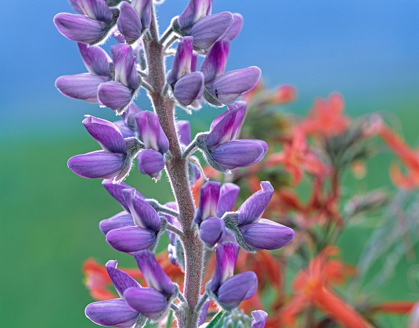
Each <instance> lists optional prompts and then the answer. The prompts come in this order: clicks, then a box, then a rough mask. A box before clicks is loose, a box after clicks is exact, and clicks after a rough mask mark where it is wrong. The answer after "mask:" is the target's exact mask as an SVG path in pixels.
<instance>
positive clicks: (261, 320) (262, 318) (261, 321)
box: [251, 310, 268, 328]
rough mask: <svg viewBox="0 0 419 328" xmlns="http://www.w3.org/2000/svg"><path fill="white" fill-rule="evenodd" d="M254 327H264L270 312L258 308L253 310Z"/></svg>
mask: <svg viewBox="0 0 419 328" xmlns="http://www.w3.org/2000/svg"><path fill="white" fill-rule="evenodd" d="M252 317H253V320H252V327H251V328H264V327H265V324H266V319H267V318H268V314H267V313H266V312H265V311H262V310H258V311H252Z"/></svg>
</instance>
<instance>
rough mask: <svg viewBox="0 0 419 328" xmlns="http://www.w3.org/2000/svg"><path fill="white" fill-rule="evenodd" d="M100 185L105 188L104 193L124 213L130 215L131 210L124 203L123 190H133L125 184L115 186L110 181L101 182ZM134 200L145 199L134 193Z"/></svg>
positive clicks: (136, 192)
mask: <svg viewBox="0 0 419 328" xmlns="http://www.w3.org/2000/svg"><path fill="white" fill-rule="evenodd" d="M102 185H103V186H104V187H105V189H106V191H107V192H108V193H109V194H110V195H111V196H112V197H113V198H114V199H115V200H116V201H117V202H118V203H119V204H120V205H121V206H122V208H123V209H124V210H125V211H126V212H128V213H131V210H130V208H129V206H128V204H127V202H126V201H125V195H124V190H125V189H134V188H132V187H130V186H129V185H127V184H126V183H123V182H121V183H118V184H115V183H113V181H112V180H110V179H107V180H103V182H102ZM134 198H139V199H142V200H145V199H146V198H145V197H144V196H143V195H141V194H140V193H139V192H138V191H135V195H134Z"/></svg>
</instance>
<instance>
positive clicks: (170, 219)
mask: <svg viewBox="0 0 419 328" xmlns="http://www.w3.org/2000/svg"><path fill="white" fill-rule="evenodd" d="M165 206H166V207H168V208H170V209H172V210H175V211H177V210H178V207H177V204H176V202H169V203H166V204H165ZM160 215H163V216H164V217H165V218H166V219H167V222H169V223H170V224H171V225H174V226H175V227H176V228H179V229H180V228H181V227H180V223H179V221H178V220H177V219H176V218H175V217H173V216H171V215H169V214H165V213H160ZM166 231H167V235H168V236H169V241H170V243H171V244H172V245H176V240H177V235H176V234H175V233H173V232H171V231H169V230H166Z"/></svg>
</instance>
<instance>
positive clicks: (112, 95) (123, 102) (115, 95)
mask: <svg viewBox="0 0 419 328" xmlns="http://www.w3.org/2000/svg"><path fill="white" fill-rule="evenodd" d="M97 96H98V100H99V104H100V105H102V106H107V107H109V108H111V109H113V110H117V111H121V110H122V109H124V108H126V107H127V106H128V105H129V103H130V102H131V100H132V92H131V90H130V89H128V88H127V87H126V86H124V85H123V84H121V83H119V82H115V81H109V82H106V83H102V84H101V85H100V86H99V89H98V90H97Z"/></svg>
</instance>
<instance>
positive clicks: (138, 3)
mask: <svg viewBox="0 0 419 328" xmlns="http://www.w3.org/2000/svg"><path fill="white" fill-rule="evenodd" d="M152 1H153V0H133V1H132V3H131V6H132V7H133V8H134V10H135V11H136V13H137V14H138V16H139V17H140V19H141V24H142V26H143V29H147V28H150V24H151V5H152Z"/></svg>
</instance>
